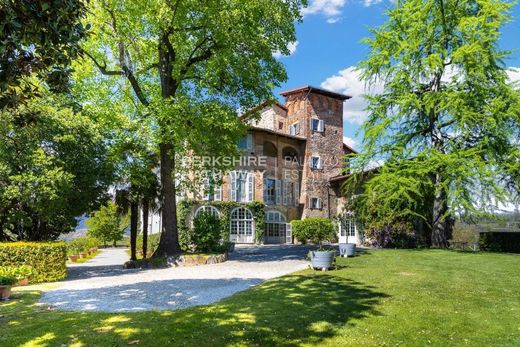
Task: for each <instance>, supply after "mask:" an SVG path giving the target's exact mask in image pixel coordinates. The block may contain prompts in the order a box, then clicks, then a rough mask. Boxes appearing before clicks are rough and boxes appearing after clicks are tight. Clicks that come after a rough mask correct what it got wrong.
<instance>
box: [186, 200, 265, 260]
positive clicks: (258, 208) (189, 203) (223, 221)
mask: <svg viewBox="0 0 520 347" xmlns="http://www.w3.org/2000/svg"><path fill="white" fill-rule="evenodd" d="M177 206H178V208H177V217H178V218H179V238H180V239H181V246H182V248H183V250H188V249H190V246H191V244H192V240H191V234H192V230H191V228H190V218H191V216H192V213H193V212H195V210H196V208H197V207H198V206H215V207H216V208H217V209H218V210H219V212H220V215H219V218H220V230H221V231H220V233H221V240H224V241H228V240H229V226H230V223H231V219H230V218H231V211H233V209H235V208H237V207H246V208H248V209H249V210H250V211H251V213H252V214H253V218H254V220H255V241H256V242H257V243H260V242H262V240H263V235H264V223H265V205H264V203H262V202H258V201H252V202H248V203H240V202H234V201H196V200H188V199H185V200H181V201H179V203H178V205H177Z"/></svg>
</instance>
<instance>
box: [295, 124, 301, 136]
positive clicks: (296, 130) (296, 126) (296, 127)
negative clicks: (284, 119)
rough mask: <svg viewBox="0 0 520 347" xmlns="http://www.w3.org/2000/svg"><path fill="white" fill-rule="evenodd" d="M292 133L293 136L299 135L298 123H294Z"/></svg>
mask: <svg viewBox="0 0 520 347" xmlns="http://www.w3.org/2000/svg"><path fill="white" fill-rule="evenodd" d="M294 133H295V135H299V134H300V123H296V124H295V125H294Z"/></svg>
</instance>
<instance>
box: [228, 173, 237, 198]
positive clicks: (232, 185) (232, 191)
mask: <svg viewBox="0 0 520 347" xmlns="http://www.w3.org/2000/svg"><path fill="white" fill-rule="evenodd" d="M229 196H230V197H231V201H237V178H236V171H231V172H230V173H229Z"/></svg>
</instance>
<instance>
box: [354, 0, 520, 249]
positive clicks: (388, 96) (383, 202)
mask: <svg viewBox="0 0 520 347" xmlns="http://www.w3.org/2000/svg"><path fill="white" fill-rule="evenodd" d="M511 6H512V3H509V2H504V1H497V0H405V1H399V2H398V3H397V4H396V6H395V8H393V9H391V10H389V11H388V20H387V22H386V23H385V24H384V25H382V26H381V27H379V28H376V29H373V30H372V37H371V38H368V39H366V41H365V42H366V43H367V44H368V45H369V49H370V53H369V55H368V58H367V59H366V60H365V61H363V62H362V64H361V68H362V69H363V70H362V71H363V74H362V75H363V77H364V79H365V80H366V81H367V82H368V83H373V82H375V81H377V82H378V83H383V84H384V87H383V90H382V92H381V93H379V94H377V95H372V96H368V97H367V98H368V109H367V110H368V113H369V117H368V120H367V121H366V122H365V124H364V125H363V127H362V131H363V132H364V143H363V145H364V153H363V154H362V155H360V156H359V157H358V158H357V159H355V160H353V162H354V163H355V164H356V165H359V167H366V166H367V165H369V163H374V161H377V160H382V161H385V167H384V168H383V169H380V170H378V171H376V174H375V175H374V178H371V179H369V180H368V181H367V182H366V185H365V192H369V193H370V194H369V195H370V196H368V195H367V194H365V195H364V196H363V197H362V200H363V199H364V200H365V201H366V202H370V201H371V200H373V198H374V197H375V196H377V197H378V199H379V202H378V206H380V207H381V208H382V209H386V212H388V213H382V215H384V216H389V215H390V216H403V215H405V214H407V215H409V216H412V215H417V214H420V215H422V217H424V218H428V220H427V221H428V223H429V224H430V225H431V229H432V234H431V243H432V245H433V246H435V247H446V246H447V240H448V239H449V236H450V233H451V220H452V217H453V216H454V215H463V214H464V215H467V214H471V213H481V212H485V211H486V210H489V209H490V208H492V207H493V205H495V204H496V202H497V201H507V198H508V194H507V191H506V188H507V187H510V188H512V189H513V190H518V186H517V185H515V181H514V179H512V175H511V174H514V169H513V167H514V165H511V163H513V162H518V155H519V151H518V142H517V139H518V138H519V134H520V131H519V130H520V116H519V115H520V102H519V94H518V90H517V89H515V87H514V86H512V85H511V84H510V83H509V80H508V75H507V69H506V67H505V65H504V62H503V59H504V58H505V57H506V56H507V54H508V52H506V51H503V50H501V49H500V47H499V44H498V42H499V38H500V28H501V27H502V25H503V24H504V23H506V22H507V21H509V20H510V15H509V12H510V8H511ZM516 165H517V164H516ZM359 167H358V168H359ZM517 183H518V180H516V184H517ZM428 196H430V197H431V200H430V202H431V204H430V206H432V207H431V213H418V211H419V209H418V208H417V206H419V205H421V206H425V205H424V203H422V202H421V200H422V199H425V198H427V197H428ZM397 201H400V202H399V203H396V202H397ZM403 201H404V202H403ZM426 205H428V204H426Z"/></svg>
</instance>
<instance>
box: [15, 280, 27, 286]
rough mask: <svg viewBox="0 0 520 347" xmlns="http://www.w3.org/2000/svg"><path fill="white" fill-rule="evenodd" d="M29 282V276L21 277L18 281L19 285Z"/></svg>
mask: <svg viewBox="0 0 520 347" xmlns="http://www.w3.org/2000/svg"><path fill="white" fill-rule="evenodd" d="M28 284H29V279H28V278H24V279H21V280H19V281H18V283H16V285H17V286H26V285H28Z"/></svg>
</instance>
